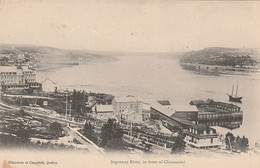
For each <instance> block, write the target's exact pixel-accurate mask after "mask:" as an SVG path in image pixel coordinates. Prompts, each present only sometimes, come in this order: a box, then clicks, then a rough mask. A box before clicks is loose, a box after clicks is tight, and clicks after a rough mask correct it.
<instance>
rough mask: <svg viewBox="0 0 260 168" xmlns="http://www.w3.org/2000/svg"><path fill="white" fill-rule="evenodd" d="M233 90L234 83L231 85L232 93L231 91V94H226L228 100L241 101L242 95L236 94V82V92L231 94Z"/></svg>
mask: <svg viewBox="0 0 260 168" xmlns="http://www.w3.org/2000/svg"><path fill="white" fill-rule="evenodd" d="M233 92H234V85H233V86H232V93H231V94H228V96H229V101H231V102H239V103H241V102H242V101H241V100H242V98H243V97H241V96H237V92H238V84H237V88H236V94H235V95H233Z"/></svg>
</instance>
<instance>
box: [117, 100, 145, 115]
mask: <svg viewBox="0 0 260 168" xmlns="http://www.w3.org/2000/svg"><path fill="white" fill-rule="evenodd" d="M113 110H114V113H115V115H116V116H117V117H118V118H121V115H122V112H124V111H125V110H128V111H134V112H136V113H139V114H141V115H142V111H143V102H142V100H141V99H140V98H139V97H132V96H128V97H120V98H115V99H114V100H113Z"/></svg>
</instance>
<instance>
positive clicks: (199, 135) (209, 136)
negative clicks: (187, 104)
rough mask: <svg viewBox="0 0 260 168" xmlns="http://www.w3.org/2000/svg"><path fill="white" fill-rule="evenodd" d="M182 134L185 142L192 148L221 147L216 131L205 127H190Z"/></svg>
mask: <svg viewBox="0 0 260 168" xmlns="http://www.w3.org/2000/svg"><path fill="white" fill-rule="evenodd" d="M184 134H185V142H186V143H187V144H188V145H189V146H191V147H194V148H198V149H206V148H217V147H220V146H221V145H222V142H221V139H220V137H219V136H218V134H217V133H216V130H215V129H213V128H211V127H207V126H205V125H192V126H191V127H190V128H189V129H188V130H186V131H184Z"/></svg>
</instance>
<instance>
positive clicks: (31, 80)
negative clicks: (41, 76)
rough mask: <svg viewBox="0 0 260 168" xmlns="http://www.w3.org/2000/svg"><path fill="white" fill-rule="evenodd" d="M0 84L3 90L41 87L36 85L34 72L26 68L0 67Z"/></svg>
mask: <svg viewBox="0 0 260 168" xmlns="http://www.w3.org/2000/svg"><path fill="white" fill-rule="evenodd" d="M0 83H1V85H2V88H3V89H28V88H29V86H32V87H41V86H40V85H39V84H38V83H36V72H35V70H33V69H30V68H28V67H26V66H0Z"/></svg>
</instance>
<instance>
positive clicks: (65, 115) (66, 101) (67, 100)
mask: <svg viewBox="0 0 260 168" xmlns="http://www.w3.org/2000/svg"><path fill="white" fill-rule="evenodd" d="M67 112H68V91H67V90H66V115H65V117H66V119H68V113H67Z"/></svg>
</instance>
